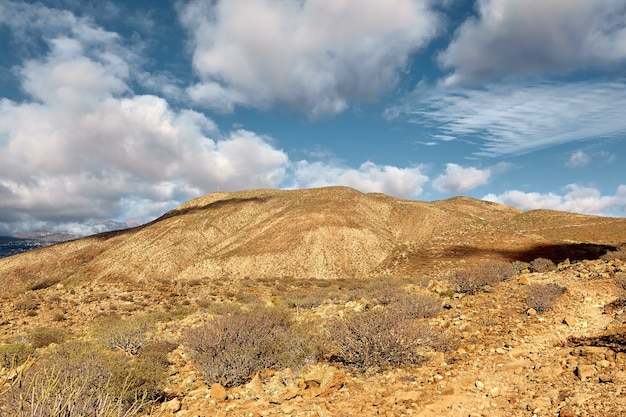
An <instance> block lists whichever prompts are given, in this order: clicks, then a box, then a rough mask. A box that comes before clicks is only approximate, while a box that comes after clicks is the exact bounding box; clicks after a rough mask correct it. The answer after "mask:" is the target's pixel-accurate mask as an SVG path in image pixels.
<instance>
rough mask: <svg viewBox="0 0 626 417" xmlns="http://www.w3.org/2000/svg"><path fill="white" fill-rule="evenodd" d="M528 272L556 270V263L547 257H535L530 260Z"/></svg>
mask: <svg viewBox="0 0 626 417" xmlns="http://www.w3.org/2000/svg"><path fill="white" fill-rule="evenodd" d="M529 269H530V272H550V271H556V264H555V263H554V262H552V260H550V259H547V258H537V259H535V260H534V261H531V262H530V267H529Z"/></svg>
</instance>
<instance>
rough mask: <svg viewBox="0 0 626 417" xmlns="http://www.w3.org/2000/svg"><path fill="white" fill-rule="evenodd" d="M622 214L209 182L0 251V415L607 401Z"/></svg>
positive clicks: (538, 407)
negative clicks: (200, 193) (129, 216)
mask: <svg viewBox="0 0 626 417" xmlns="http://www.w3.org/2000/svg"><path fill="white" fill-rule="evenodd" d="M624 222H625V219H612V218H602V217H594V216H581V215H577V214H571V213H560V212H553V211H545V210H538V211H530V212H522V211H519V210H516V209H513V208H510V207H506V206H503V205H499V204H494V203H489V202H484V201H478V200H474V199H470V198H466V197H457V198H452V199H449V200H444V201H437V202H432V203H426V202H419V201H407V200H401V199H395V198H391V197H387V196H384V195H381V194H362V193H359V192H357V191H355V190H351V189H347V188H339V187H333V188H324V189H314V190H296V191H273V190H256V191H246V192H239V193H214V194H210V195H207V196H205V197H201V198H198V199H195V200H192V201H190V202H188V203H185V204H183V205H181V206H180V207H177V208H176V209H174V210H172V211H170V212H168V213H166V214H164V215H163V216H162V217H160V218H159V219H156V220H155V221H153V222H151V223H148V224H146V225H143V226H140V227H136V228H134V229H128V230H123V231H116V232H107V233H104V234H100V235H95V236H90V237H87V238H83V239H77V240H73V241H69V242H65V243H61V244H57V245H54V246H50V247H46V248H41V249H36V250H33V251H30V252H27V253H23V254H20V255H15V256H11V257H8V258H5V259H2V260H0V274H1V275H0V277H2V281H1V282H2V285H3V287H2V289H3V290H4V291H2V292H1V293H0V318H1V319H0V415H24V413H26V414H28V415H34V414H36V413H37V412H41V413H44V414H46V415H48V414H50V415H70V414H71V415H101V416H110V417H113V416H119V415H125V416H128V417H147V416H160V417H192V416H193V417H195V416H209V415H211V416H213V415H216V416H226V417H229V416H233V417H234V416H269V415H293V416H302V417H304V416H306V417H314V416H317V417H323V416H367V415H393V416H396V415H415V416H423V417H435V416H454V417H457V416H468V415H470V416H479V415H483V416H484V415H489V416H502V417H503V416H530V415H538V416H539V415H558V416H560V417H572V416H581V417H582V416H599V415H602V416H608V417H617V416H621V415H623V414H624V413H623V412H624V410H626V397H625V392H624V386H626V371H625V369H626V272H625V271H626V261H625V260H626V246H622V247H620V249H619V250H616V251H614V250H613V249H615V247H616V246H617V245H618V244H619V243H620V242H624V241H626V239H625V236H624V235H625V234H626V227H625V223H624ZM607 251H609V253H607V254H606V255H605V253H606V252H607ZM598 255H603V256H602V257H601V258H600V259H598ZM537 256H548V257H550V258H551V259H553V260H555V261H556V262H559V264H558V266H555V265H554V264H552V263H551V262H550V261H547V260H545V259H544V260H543V261H542V262H539V260H535V261H534V262H530V263H524V262H519V261H531V260H533V259H535V258H536V257H537ZM514 260H516V261H518V262H516V263H514V264H512V263H510V262H499V261H514ZM544 268H545V270H544ZM494 277H495V278H497V279H495V280H494V279H492V278H494ZM481 283H482V284H488V285H482V284H481ZM467 284H471V285H467ZM477 284H481V285H477Z"/></svg>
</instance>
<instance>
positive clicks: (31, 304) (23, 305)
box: [15, 293, 40, 312]
mask: <svg viewBox="0 0 626 417" xmlns="http://www.w3.org/2000/svg"><path fill="white" fill-rule="evenodd" d="M39 304H40V303H39V300H38V299H37V297H35V296H34V294H32V293H27V294H25V295H23V296H21V297H20V298H19V299H17V300H16V301H15V308H16V309H18V310H20V311H26V312H29V311H35V310H36V309H37V308H38V307H39Z"/></svg>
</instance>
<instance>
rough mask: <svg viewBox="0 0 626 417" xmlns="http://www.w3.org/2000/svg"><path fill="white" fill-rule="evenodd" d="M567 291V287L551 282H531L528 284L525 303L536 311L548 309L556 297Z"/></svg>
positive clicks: (541, 311)
mask: <svg viewBox="0 0 626 417" xmlns="http://www.w3.org/2000/svg"><path fill="white" fill-rule="evenodd" d="M566 292H567V288H565V287H562V286H560V285H558V284H555V283H553V282H551V283H549V284H531V285H529V286H528V295H527V297H526V304H527V305H528V306H529V307H531V308H533V309H535V311H536V312H537V313H543V312H546V311H548V310H550V309H551V308H552V307H554V305H555V304H556V301H557V299H558V298H559V297H560V296H561V295H563V294H565V293H566Z"/></svg>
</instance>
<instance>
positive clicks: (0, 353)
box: [0, 342, 35, 368]
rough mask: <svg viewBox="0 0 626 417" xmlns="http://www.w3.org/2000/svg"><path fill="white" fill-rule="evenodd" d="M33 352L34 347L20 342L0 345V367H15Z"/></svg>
mask: <svg viewBox="0 0 626 417" xmlns="http://www.w3.org/2000/svg"><path fill="white" fill-rule="evenodd" d="M34 354H35V349H34V348H33V347H32V346H30V345H27V344H26V343H22V342H14V343H7V344H5V345H1V346H0V368H15V367H17V366H20V365H21V364H23V363H24V362H26V360H27V359H28V358H29V357H31V356H33V355H34Z"/></svg>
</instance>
